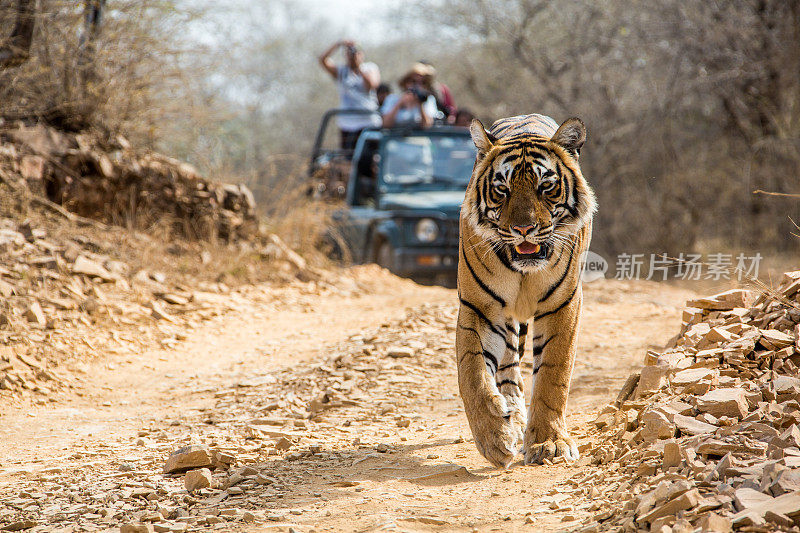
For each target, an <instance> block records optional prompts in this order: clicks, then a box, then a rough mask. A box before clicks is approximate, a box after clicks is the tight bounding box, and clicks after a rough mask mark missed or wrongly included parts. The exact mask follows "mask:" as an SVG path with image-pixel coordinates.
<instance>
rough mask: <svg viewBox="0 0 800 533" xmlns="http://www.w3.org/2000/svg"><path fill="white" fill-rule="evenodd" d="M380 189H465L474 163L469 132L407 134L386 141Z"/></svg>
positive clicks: (398, 190) (390, 191)
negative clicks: (449, 134)
mask: <svg viewBox="0 0 800 533" xmlns="http://www.w3.org/2000/svg"><path fill="white" fill-rule="evenodd" d="M381 163H382V164H381V180H380V190H381V192H384V193H387V192H388V193H397V192H409V191H414V190H426V191H430V190H464V189H466V188H467V183H469V178H470V176H471V175H472V165H473V164H474V163H475V146H474V145H473V144H472V139H471V138H470V137H469V136H468V135H452V136H444V135H430V136H428V135H408V136H405V137H396V138H391V139H388V140H387V141H386V144H385V146H384V150H383V157H382V162H381Z"/></svg>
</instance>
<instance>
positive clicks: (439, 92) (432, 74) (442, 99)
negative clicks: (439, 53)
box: [419, 59, 457, 120]
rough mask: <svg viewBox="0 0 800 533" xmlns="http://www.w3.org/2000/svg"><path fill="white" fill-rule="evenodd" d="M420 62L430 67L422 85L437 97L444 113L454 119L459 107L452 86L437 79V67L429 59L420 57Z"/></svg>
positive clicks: (440, 108)
mask: <svg viewBox="0 0 800 533" xmlns="http://www.w3.org/2000/svg"><path fill="white" fill-rule="evenodd" d="M419 62H420V63H422V64H423V65H425V66H426V67H428V73H427V74H425V76H423V77H422V86H423V87H425V88H426V89H427V90H428V91H429V92H430V93H431V94H432V95H433V97H434V98H436V107H437V108H438V109H439V111H441V112H442V113H444V116H445V118H447V119H448V120H453V117H454V115H455V114H456V111H457V108H456V103H455V101H454V100H453V94H452V93H451V92H450V87H448V86H447V85H445V84H444V83H442V82H440V81H438V80H437V79H436V69H435V68H434V67H433V65H431V63H430V62H429V61H425V60H424V59H420V60H419Z"/></svg>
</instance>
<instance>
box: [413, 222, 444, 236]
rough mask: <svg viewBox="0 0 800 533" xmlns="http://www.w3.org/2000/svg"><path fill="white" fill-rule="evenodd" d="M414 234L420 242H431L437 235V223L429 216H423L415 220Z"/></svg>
mask: <svg viewBox="0 0 800 533" xmlns="http://www.w3.org/2000/svg"><path fill="white" fill-rule="evenodd" d="M414 234H415V235H416V236H417V239H418V240H419V241H420V242H433V241H435V240H436V237H438V236H439V225H438V224H436V221H434V220H433V219H430V218H423V219H421V220H420V221H419V222H417V225H416V227H415V228H414Z"/></svg>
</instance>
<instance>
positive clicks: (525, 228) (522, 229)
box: [511, 224, 535, 237]
mask: <svg viewBox="0 0 800 533" xmlns="http://www.w3.org/2000/svg"><path fill="white" fill-rule="evenodd" d="M511 227H512V228H514V229H515V230H517V231H518V232H520V233H521V234H522V236H523V237H524V236H526V235H527V234H528V233H530V232H531V231H533V228H534V227H535V226H534V225H533V224H529V225H527V226H511Z"/></svg>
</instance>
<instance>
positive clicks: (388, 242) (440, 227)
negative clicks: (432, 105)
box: [334, 126, 476, 284]
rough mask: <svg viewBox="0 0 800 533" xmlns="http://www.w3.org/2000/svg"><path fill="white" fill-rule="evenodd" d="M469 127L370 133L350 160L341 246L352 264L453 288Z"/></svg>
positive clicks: (471, 155) (470, 148)
mask: <svg viewBox="0 0 800 533" xmlns="http://www.w3.org/2000/svg"><path fill="white" fill-rule="evenodd" d="M475 155H476V153H475V146H474V145H473V143H472V139H471V138H470V135H469V131H468V130H467V129H464V128H454V127H449V126H434V127H432V128H429V129H425V130H418V129H400V128H393V129H380V130H379V129H374V130H369V129H368V130H365V131H364V132H363V133H362V134H361V136H360V137H359V139H358V142H357V143H356V147H355V150H354V151H353V154H352V160H351V165H350V173H349V179H348V181H347V185H346V189H345V204H346V206H345V208H343V209H341V210H338V211H337V212H335V213H334V222H335V226H336V228H335V230H336V231H337V233H338V237H339V241H340V242H342V243H343V244H344V245H345V246H346V247H347V249H348V252H349V255H350V257H351V258H352V260H353V261H355V262H364V263H366V262H375V263H378V264H379V265H381V266H383V267H385V268H387V269H389V270H391V271H392V272H394V273H396V274H398V275H401V276H408V277H412V278H414V279H416V280H419V281H422V282H436V283H443V284H452V283H453V281H454V279H455V274H456V268H457V264H458V214H459V210H460V208H461V202H462V201H463V200H464V192H465V190H466V187H467V183H468V182H469V179H470V176H471V174H472V165H473V163H474V162H475Z"/></svg>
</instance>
